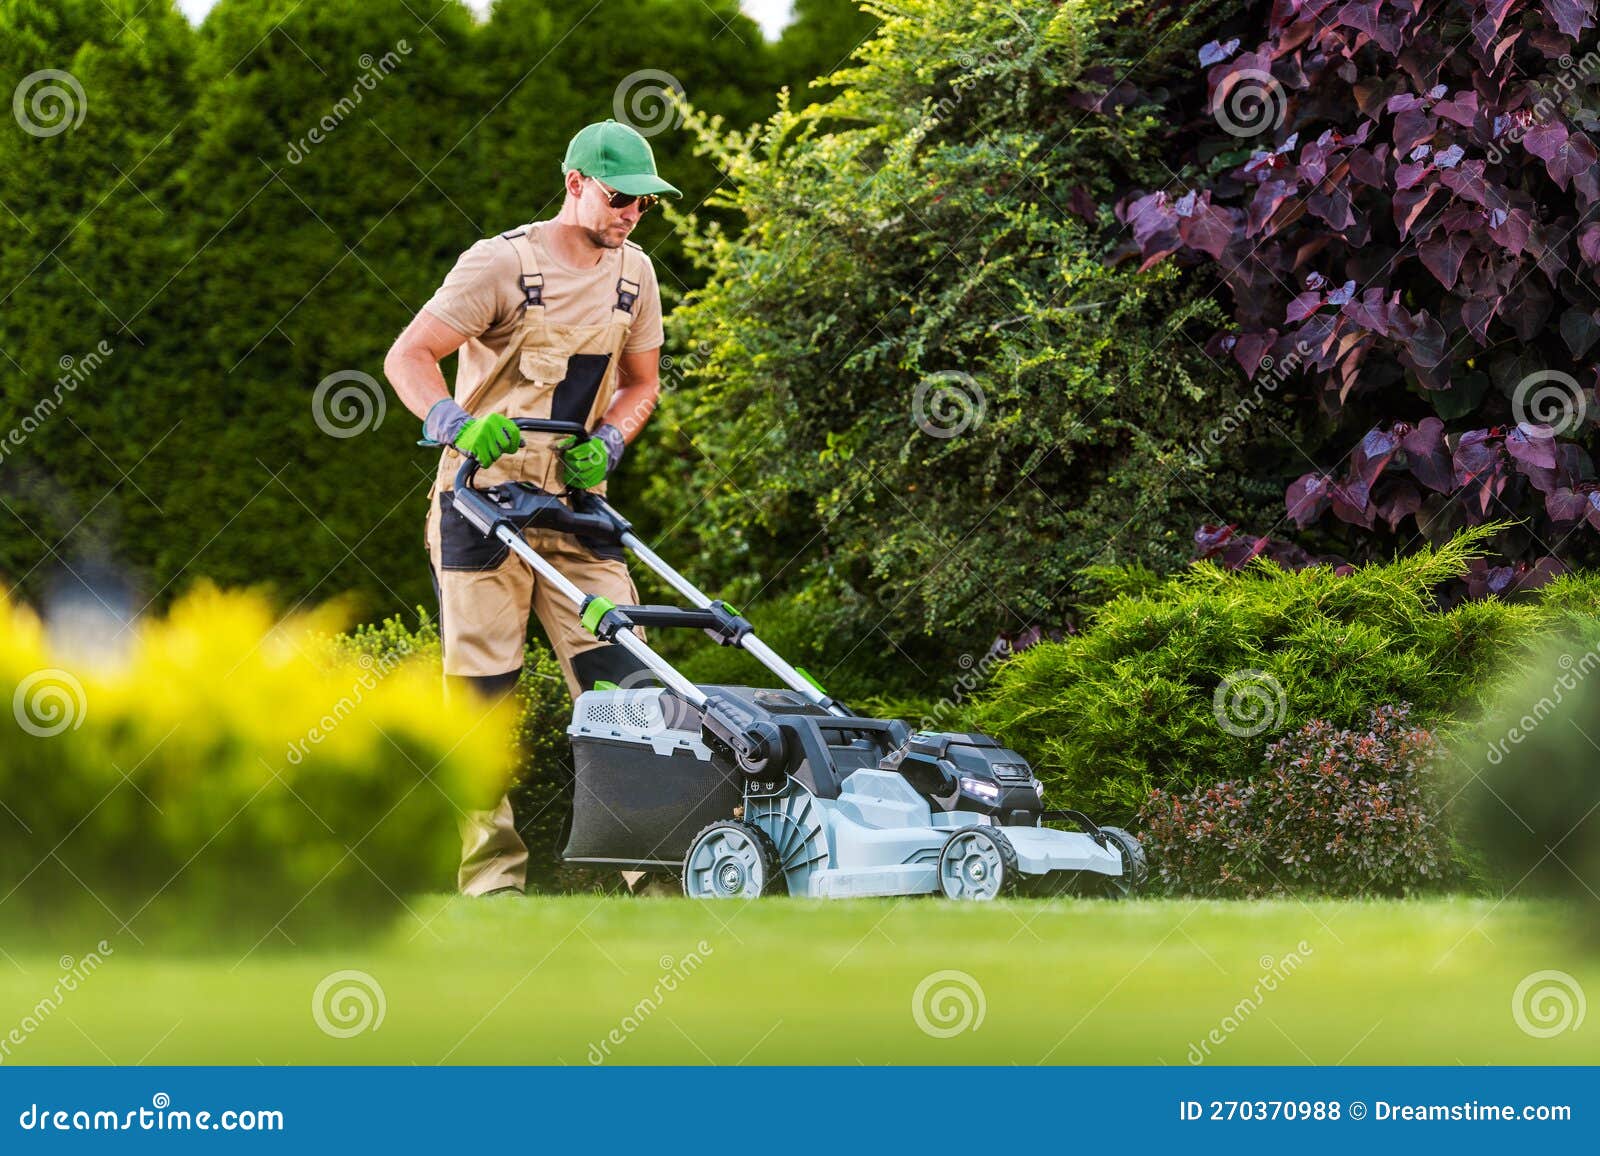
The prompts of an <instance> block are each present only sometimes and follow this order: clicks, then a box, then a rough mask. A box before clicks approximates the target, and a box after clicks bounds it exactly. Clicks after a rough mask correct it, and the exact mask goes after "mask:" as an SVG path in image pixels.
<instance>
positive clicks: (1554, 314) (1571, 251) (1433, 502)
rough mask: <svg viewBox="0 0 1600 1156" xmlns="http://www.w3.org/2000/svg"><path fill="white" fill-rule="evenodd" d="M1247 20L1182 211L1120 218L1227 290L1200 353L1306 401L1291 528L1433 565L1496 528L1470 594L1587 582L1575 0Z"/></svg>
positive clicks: (1589, 114)
mask: <svg viewBox="0 0 1600 1156" xmlns="http://www.w3.org/2000/svg"><path fill="white" fill-rule="evenodd" d="M1268 9H1269V6H1268V5H1264V4H1255V5H1252V6H1250V7H1249V9H1248V10H1247V13H1245V14H1242V15H1240V16H1239V17H1237V18H1236V19H1234V20H1233V21H1232V23H1231V25H1230V27H1231V28H1232V31H1233V32H1234V33H1235V35H1233V36H1232V37H1231V38H1229V39H1227V40H1226V41H1213V42H1212V43H1210V44H1208V45H1206V46H1205V47H1204V48H1203V49H1202V50H1201V52H1200V54H1199V57H1198V59H1199V63H1200V67H1201V68H1203V69H1204V70H1205V76H1204V87H1205V94H1206V111H1207V112H1209V113H1211V114H1212V117H1213V118H1214V119H1207V120H1198V123H1199V124H1200V125H1202V127H1201V128H1200V129H1199V131H1198V132H1197V134H1196V135H1195V137H1194V138H1192V140H1191V142H1190V143H1191V144H1192V146H1193V147H1192V151H1191V153H1190V161H1191V164H1190V166H1189V168H1188V169H1187V170H1186V174H1185V178H1184V180H1183V182H1182V183H1181V185H1180V187H1178V188H1171V189H1169V188H1166V187H1163V188H1161V189H1159V190H1158V191H1154V192H1145V194H1144V195H1142V196H1139V197H1137V198H1131V199H1130V200H1129V202H1128V203H1127V204H1126V205H1125V206H1124V207H1123V215H1124V217H1125V219H1126V221H1127V223H1128V224H1129V226H1130V227H1131V229H1132V232H1133V235H1134V238H1135V241H1136V243H1137V245H1136V247H1137V249H1138V251H1139V253H1140V254H1141V255H1142V256H1143V258H1144V261H1145V264H1146V265H1152V264H1157V263H1159V262H1161V261H1162V259H1163V258H1165V257H1167V256H1169V255H1171V254H1174V253H1181V254H1182V255H1183V257H1184V258H1185V259H1188V260H1190V261H1193V260H1195V259H1201V258H1204V259H1209V262H1211V263H1210V264H1209V265H1208V266H1207V269H1206V278H1207V279H1208V280H1209V279H1210V278H1211V277H1219V278H1220V279H1221V281H1222V282H1225V283H1226V285H1227V288H1228V290H1229V291H1230V294H1231V301H1232V306H1231V311H1232V325H1231V326H1230V327H1229V328H1228V330H1227V331H1226V332H1220V333H1218V334H1217V335H1216V336H1215V338H1214V339H1213V342H1212V343H1211V345H1210V347H1209V348H1210V349H1211V350H1212V351H1213V352H1215V353H1217V354H1218V355H1222V354H1224V353H1231V355H1232V357H1233V358H1234V359H1235V360H1236V361H1237V362H1238V364H1239V365H1240V366H1241V367H1242V368H1243V370H1244V372H1245V374H1246V375H1248V376H1249V377H1251V378H1253V379H1256V380H1257V381H1258V383H1259V382H1260V381H1263V380H1265V381H1267V382H1268V383H1269V385H1270V386H1271V388H1276V383H1281V382H1282V381H1283V380H1284V379H1285V378H1288V379H1290V380H1301V379H1309V381H1310V383H1311V384H1312V387H1313V392H1314V394H1315V395H1316V397H1317V398H1318V400H1320V402H1321V408H1322V410H1323V411H1324V413H1325V414H1327V415H1329V417H1330V420H1331V422H1332V423H1333V424H1334V426H1335V430H1334V432H1333V434H1332V436H1331V439H1330V440H1329V441H1328V444H1327V445H1326V446H1325V447H1324V452H1323V453H1322V454H1321V458H1322V462H1323V464H1322V465H1319V466H1318V468H1316V469H1314V470H1312V471H1311V472H1309V473H1303V474H1302V476H1300V477H1299V478H1297V479H1295V480H1294V481H1293V482H1292V483H1290V484H1289V485H1288V487H1287V490H1286V492H1285V504H1286V507H1287V511H1288V514H1289V516H1290V517H1291V518H1292V519H1293V520H1294V521H1295V523H1296V524H1297V525H1298V526H1300V527H1301V528H1306V527H1309V526H1312V525H1313V524H1318V523H1320V522H1322V521H1323V519H1324V516H1325V515H1327V514H1329V513H1331V514H1332V516H1333V518H1334V519H1337V522H1336V523H1335V524H1334V526H1332V527H1330V528H1329V536H1330V537H1331V538H1333V539H1335V540H1337V541H1339V542H1340V543H1342V544H1343V551H1344V552H1345V553H1347V554H1350V555H1351V556H1356V555H1359V556H1360V557H1362V558H1370V557H1373V556H1376V555H1378V554H1380V553H1382V552H1383V551H1385V550H1387V549H1389V548H1392V547H1393V546H1394V545H1405V544H1406V543H1408V542H1409V541H1412V540H1414V538H1413V537H1412V534H1411V532H1410V531H1409V530H1403V529H1401V525H1402V523H1404V522H1406V521H1407V520H1411V521H1412V522H1413V524H1414V525H1415V528H1416V531H1417V532H1418V533H1420V534H1422V535H1425V536H1426V537H1427V538H1428V539H1429V540H1430V541H1432V542H1434V543H1438V542H1441V541H1443V540H1444V539H1446V538H1447V537H1448V536H1449V535H1450V534H1452V533H1453V532H1454V531H1456V530H1457V529H1459V528H1461V527H1462V526H1470V525H1477V524H1481V523H1484V522H1487V521H1489V520H1491V519H1505V518H1512V519H1516V520H1518V521H1519V522H1520V524H1519V525H1518V527H1517V528H1516V529H1515V530H1512V531H1508V532H1507V533H1506V534H1505V535H1504V536H1503V537H1502V538H1501V539H1500V540H1499V541H1498V542H1497V543H1496V548H1497V551H1498V552H1500V553H1502V554H1504V555H1505V556H1506V557H1507V558H1508V559H1509V560H1510V561H1511V562H1512V563H1516V564H1517V565H1516V566H1515V567H1512V568H1506V569H1505V571H1504V572H1503V573H1501V574H1497V575H1490V576H1486V577H1485V580H1484V582H1483V583H1481V584H1480V585H1483V586H1484V587H1485V588H1488V587H1494V588H1496V589H1500V590H1503V589H1505V588H1507V587H1508V586H1509V585H1511V584H1512V583H1516V584H1520V585H1528V584H1537V583H1538V582H1542V581H1545V580H1547V579H1548V577H1549V576H1550V575H1551V574H1552V573H1554V572H1555V570H1556V569H1557V567H1556V566H1555V565H1554V563H1553V560H1550V559H1549V557H1548V556H1550V555H1552V554H1556V555H1560V556H1561V557H1563V558H1566V559H1569V560H1571V559H1574V558H1577V559H1590V558H1592V557H1593V556H1594V553H1595V550H1594V545H1593V542H1594V540H1593V539H1592V538H1590V537H1589V536H1588V535H1587V534H1584V533H1581V532H1580V531H1581V529H1582V527H1583V525H1584V524H1585V523H1587V524H1588V525H1589V526H1592V527H1597V528H1600V481H1597V480H1596V478H1595V472H1594V466H1593V462H1592V459H1591V457H1590V453H1589V451H1590V450H1591V449H1592V448H1593V446H1594V440H1595V439H1594V435H1593V431H1594V426H1595V421H1596V419H1597V418H1600V407H1597V406H1596V393H1595V387H1596V383H1597V381H1600V377H1597V372H1596V369H1595V368H1594V365H1593V363H1592V358H1591V357H1590V354H1591V352H1592V348H1593V346H1594V344H1595V342H1596V340H1597V339H1600V314H1597V313H1596V310H1595V303H1596V299H1595V293H1594V290H1593V285H1592V281H1593V280H1594V278H1595V276H1596V275H1597V272H1600V224H1597V223H1594V222H1593V220H1592V217H1593V214H1594V210H1595V207H1596V205H1597V203H1600V165H1597V164H1596V161H1597V153H1596V149H1595V146H1594V144H1593V143H1592V142H1591V140H1590V138H1589V135H1588V134H1589V133H1590V132H1592V131H1593V130H1595V129H1596V128H1597V127H1600V119H1597V114H1596V111H1595V110H1596V107H1597V105H1600V52H1597V51H1596V42H1595V35H1594V27H1595V21H1594V11H1595V4H1594V2H1593V0H1560V2H1546V3H1536V2H1534V0H1450V2H1435V0H1406V2H1404V3H1398V4H1380V3H1377V2H1376V0H1311V2H1307V3H1295V4H1284V3H1275V4H1272V5H1270V12H1269V10H1268ZM1197 119H1198V118H1197ZM1162 183H1163V185H1164V184H1165V182H1162ZM1151 187H1152V188H1153V187H1154V186H1151ZM1280 408H1281V407H1280ZM1310 448H1311V449H1312V450H1315V449H1316V448H1317V447H1316V446H1311V447H1310ZM1302 460H1303V459H1302ZM1300 469H1301V470H1303V465H1302V466H1301V467H1300ZM1297 472H1299V471H1297ZM1339 523H1342V524H1343V525H1342V527H1341V526H1340V525H1339ZM1380 523H1381V526H1380ZM1540 559H1545V561H1544V562H1543V564H1542V567H1540V568H1539V569H1537V570H1535V563H1537V562H1539V560H1540Z"/></svg>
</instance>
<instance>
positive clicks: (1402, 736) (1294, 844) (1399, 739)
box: [1140, 705, 1463, 897]
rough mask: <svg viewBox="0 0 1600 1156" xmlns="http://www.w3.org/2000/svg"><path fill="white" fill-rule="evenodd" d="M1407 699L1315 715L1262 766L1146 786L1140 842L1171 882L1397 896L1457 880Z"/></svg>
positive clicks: (1240, 892) (1209, 892) (1235, 891)
mask: <svg viewBox="0 0 1600 1156" xmlns="http://www.w3.org/2000/svg"><path fill="white" fill-rule="evenodd" d="M1410 714H1411V712H1410V710H1409V709H1408V708H1407V707H1405V706H1403V705H1402V706H1383V707H1378V708H1376V709H1375V710H1373V711H1372V712H1371V713H1370V714H1369V716H1368V719H1367V723H1366V726H1365V727H1363V728H1361V729H1341V728H1338V727H1335V726H1333V725H1331V724H1330V723H1327V722H1325V721H1323V720H1321V719H1316V720H1313V721H1311V722H1309V723H1307V724H1305V725H1304V726H1303V727H1301V728H1300V729H1298V730H1297V731H1294V732H1293V733H1291V734H1289V735H1287V736H1285V737H1284V738H1281V739H1279V740H1278V741H1277V742H1275V743H1273V744H1272V745H1271V746H1269V747H1268V748H1267V751H1266V757H1265V760H1264V765H1263V767H1262V769H1261V771H1260V773H1258V774H1256V775H1255V776H1253V777H1252V778H1250V779H1247V780H1237V779H1230V780H1227V781H1225V782H1220V783H1213V784H1211V785H1209V786H1205V787H1198V788H1196V789H1194V790H1192V791H1189V792H1188V793H1186V794H1177V793H1173V792H1169V791H1164V790H1156V791H1153V792H1151V794H1150V797H1149V799H1148V800H1147V801H1146V802H1145V805H1144V808H1143V810H1142V812H1141V816H1140V817H1141V819H1142V820H1143V822H1144V845H1145V851H1146V853H1147V855H1148V856H1149V858H1150V867H1151V874H1152V877H1153V879H1154V880H1155V881H1156V882H1157V884H1158V886H1160V887H1161V888H1162V889H1164V890H1166V891H1169V892H1184V893H1190V894H1198V895H1206V896H1219V897H1255V896H1261V895H1271V894H1276V893H1284V892H1314V893H1319V894H1327V895H1404V894H1408V893H1413V892H1417V891H1424V890H1434V889H1438V888H1441V887H1446V886H1450V885H1452V884H1455V883H1458V882H1459V881H1460V880H1461V879H1462V878H1463V868H1462V866H1461V865H1460V864H1459V863H1458V861H1457V859H1456V856H1455V853H1454V850H1453V847H1452V839H1451V835H1450V824H1449V821H1448V817H1447V814H1446V810H1447V808H1446V799H1447V797H1448V795H1447V784H1448V779H1447V778H1446V777H1445V776H1444V775H1443V774H1441V771H1440V768H1439V765H1438V764H1439V760H1440V752H1439V750H1438V745H1437V743H1436V742H1435V739H1434V736H1433V735H1432V734H1431V733H1430V732H1429V731H1428V730H1427V729H1426V728H1424V727H1420V726H1416V725H1414V724H1413V723H1412V722H1411V720H1410Z"/></svg>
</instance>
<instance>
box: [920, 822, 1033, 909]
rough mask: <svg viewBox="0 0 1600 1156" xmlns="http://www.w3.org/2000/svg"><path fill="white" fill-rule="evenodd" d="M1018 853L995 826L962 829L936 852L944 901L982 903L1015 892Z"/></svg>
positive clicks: (1017, 874)
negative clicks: (968, 900) (963, 900)
mask: <svg viewBox="0 0 1600 1156" xmlns="http://www.w3.org/2000/svg"><path fill="white" fill-rule="evenodd" d="M1018 876H1019V873H1018V870H1017V851H1016V848H1015V847H1013V846H1012V845H1011V840H1010V839H1007V838H1006V837H1005V835H1003V834H1002V833H1001V832H1000V830H999V828H997V827H965V828H963V829H962V830H960V831H957V832H956V833H955V834H954V835H951V836H950V838H949V839H947V840H946V841H945V845H944V847H943V848H942V849H941V850H940V852H939V887H940V889H941V890H942V891H943V892H944V894H945V897H946V898H947V899H971V900H977V901H980V902H984V901H987V900H990V899H998V898H999V897H1000V896H1002V895H1006V894H1009V893H1010V892H1012V891H1014V890H1016V887H1017V879H1018Z"/></svg>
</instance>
